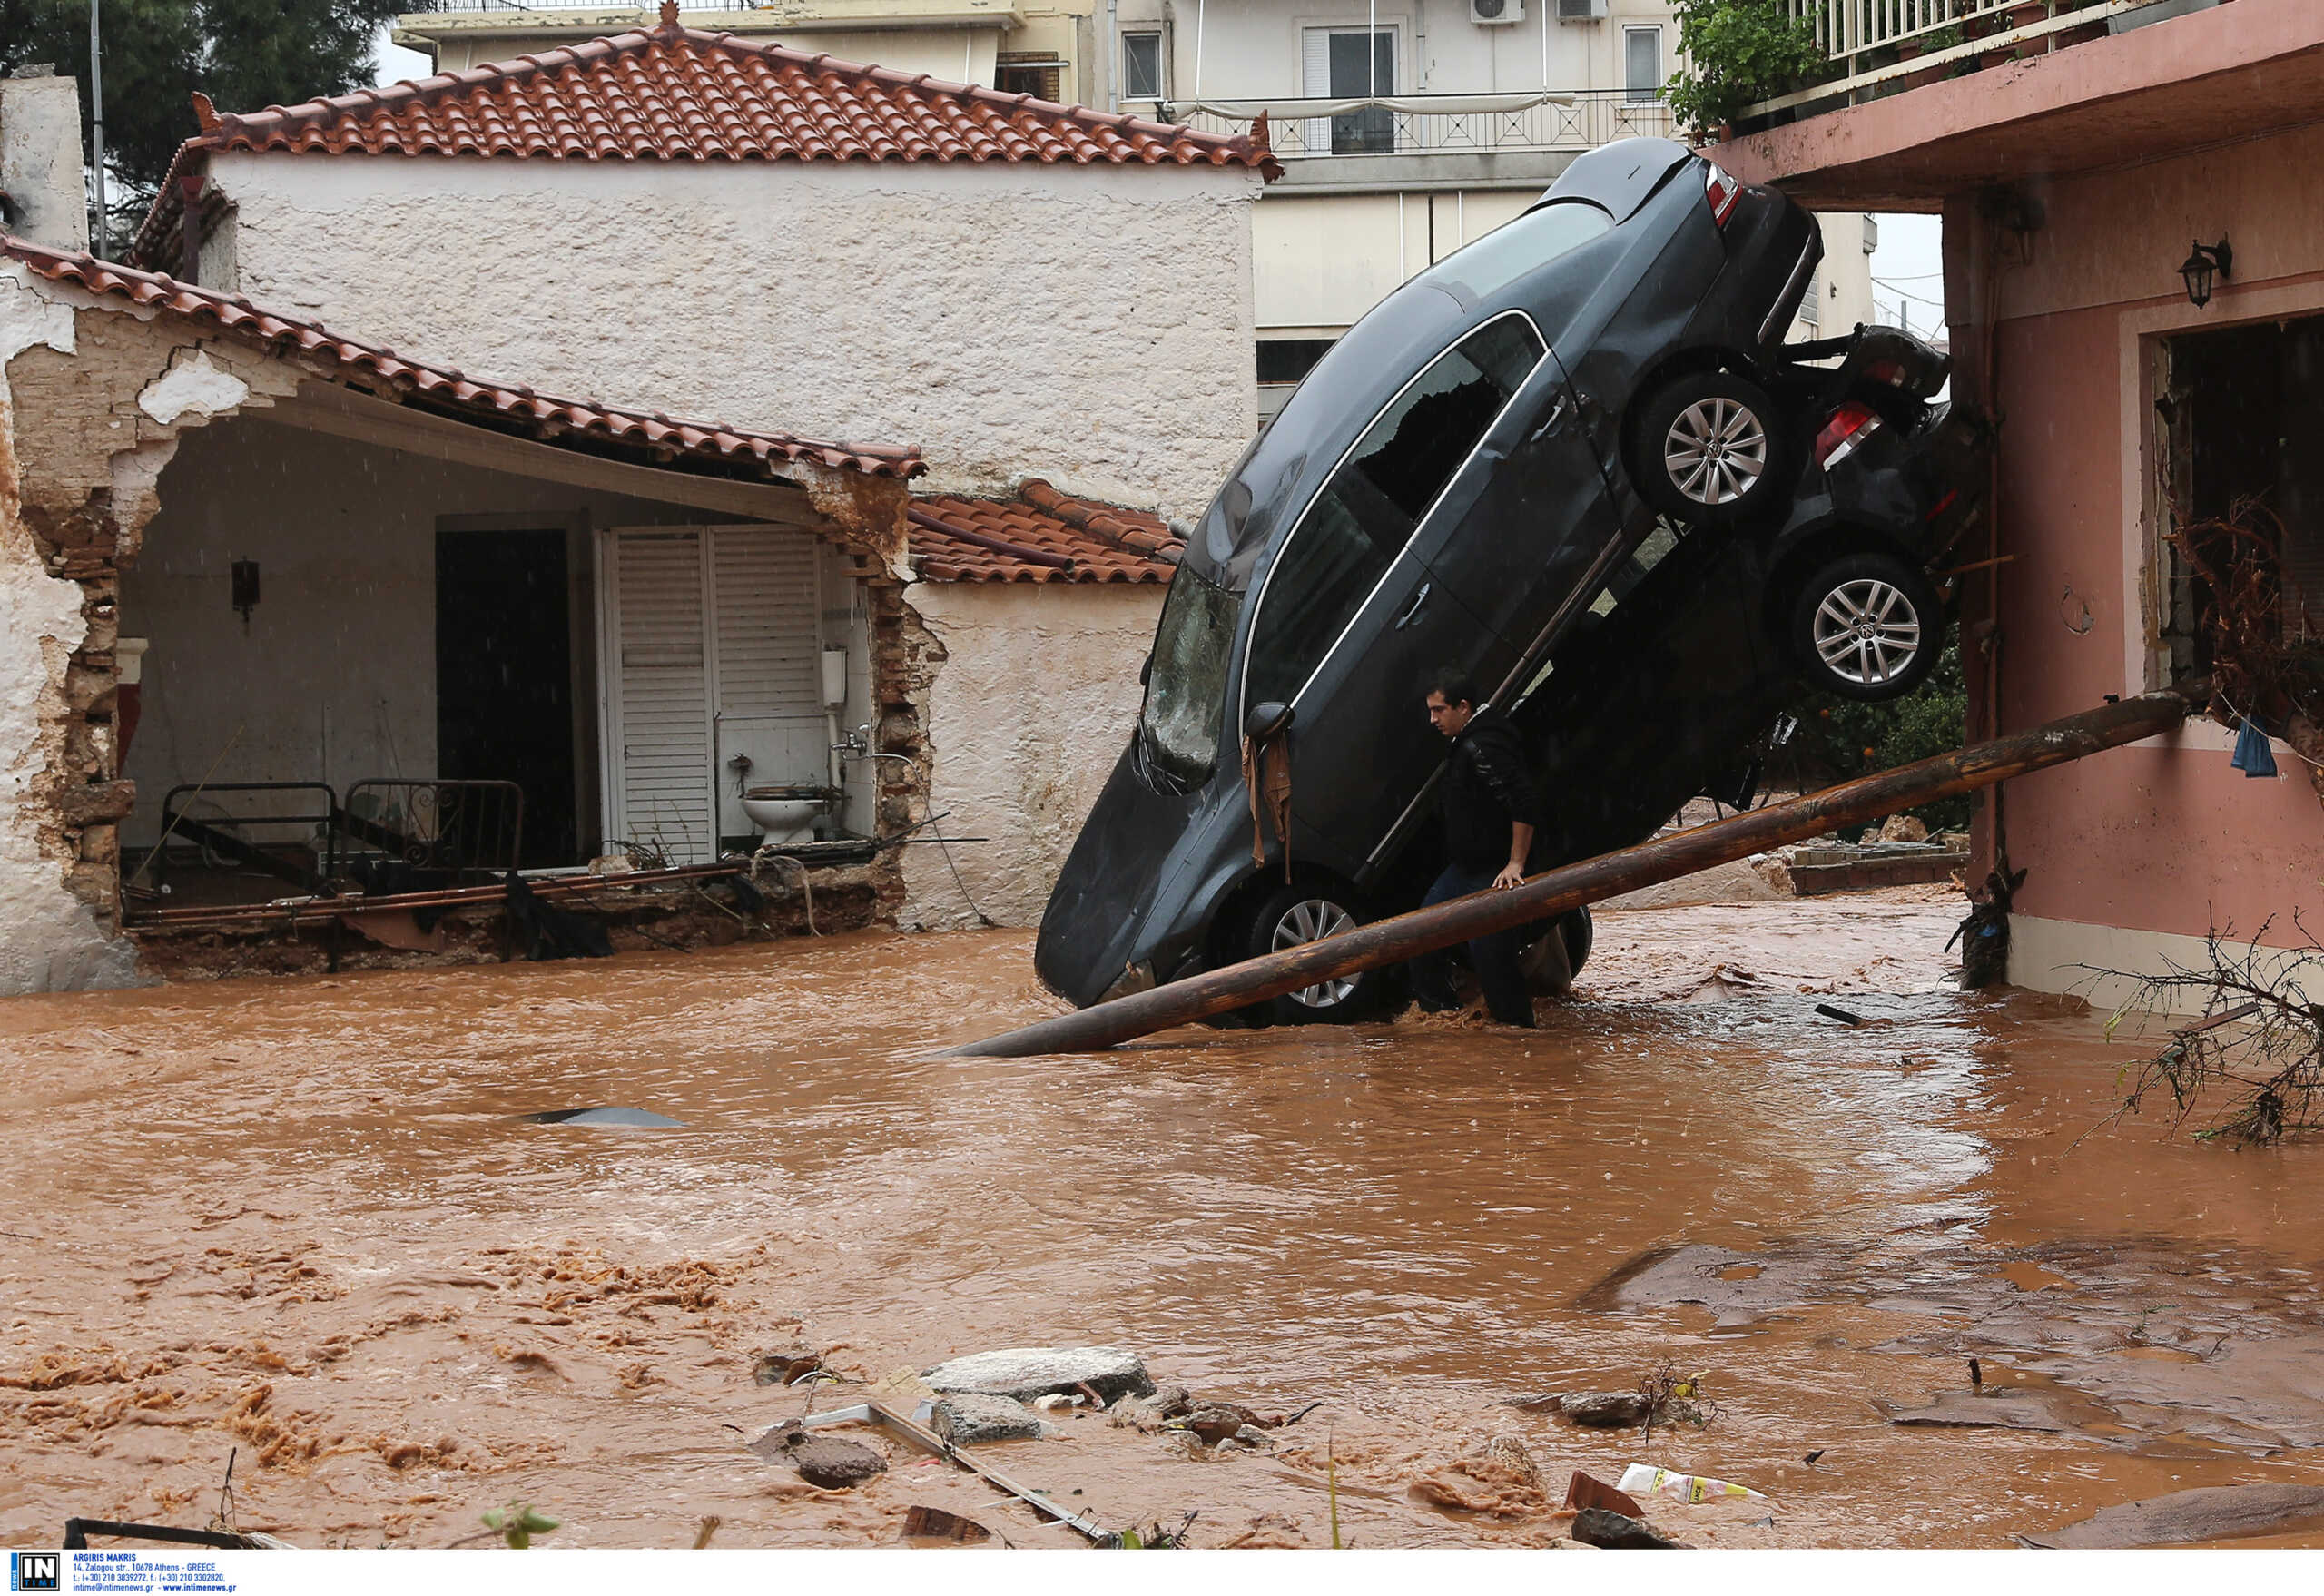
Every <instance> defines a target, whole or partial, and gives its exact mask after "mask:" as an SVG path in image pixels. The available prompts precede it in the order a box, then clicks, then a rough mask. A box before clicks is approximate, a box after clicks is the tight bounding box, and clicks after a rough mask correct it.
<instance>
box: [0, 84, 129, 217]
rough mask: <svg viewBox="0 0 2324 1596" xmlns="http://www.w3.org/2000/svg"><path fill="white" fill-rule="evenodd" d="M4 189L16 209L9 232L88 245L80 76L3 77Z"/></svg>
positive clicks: (0, 181)
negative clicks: (82, 153) (75, 77)
mask: <svg viewBox="0 0 2324 1596" xmlns="http://www.w3.org/2000/svg"><path fill="white" fill-rule="evenodd" d="M0 189H5V190H7V191H8V197H9V198H10V199H11V200H13V201H15V204H16V207H17V216H16V222H15V225H14V226H12V227H10V228H8V229H7V231H8V232H13V233H15V235H16V236H17V237H18V238H25V239H30V240H32V241H33V242H34V243H36V244H46V245H48V246H49V247H50V248H51V249H55V250H66V251H72V250H85V249H87V248H88V247H89V212H88V195H87V193H86V192H85V191H84V186H83V179H82V176H81V93H80V84H79V83H78V81H77V80H75V79H74V78H70V77H15V78H0ZM109 197H110V196H109ZM116 247H118V246H117V245H116Z"/></svg>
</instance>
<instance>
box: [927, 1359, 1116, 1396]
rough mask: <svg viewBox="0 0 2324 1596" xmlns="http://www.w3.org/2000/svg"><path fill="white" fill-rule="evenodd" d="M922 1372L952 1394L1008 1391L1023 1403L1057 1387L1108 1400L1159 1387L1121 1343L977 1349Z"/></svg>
mask: <svg viewBox="0 0 2324 1596" xmlns="http://www.w3.org/2000/svg"><path fill="white" fill-rule="evenodd" d="M920 1377H921V1379H923V1380H925V1381H927V1382H928V1384H930V1385H931V1387H933V1388H934V1389H936V1390H938V1391H941V1392H945V1393H948V1394H949V1393H952V1392H966V1393H969V1394H972V1395H976V1396H1007V1397H1013V1398H1014V1399H1015V1400H1017V1401H1019V1402H1030V1401H1032V1400H1033V1399H1034V1398H1035V1397H1037V1396H1047V1395H1049V1394H1050V1393H1051V1392H1053V1391H1055V1392H1063V1393H1065V1394H1068V1395H1070V1394H1072V1393H1073V1392H1075V1391H1077V1390H1078V1389H1079V1388H1080V1387H1081V1386H1083V1385H1087V1386H1088V1387H1089V1388H1090V1389H1091V1390H1093V1391H1095V1392H1097V1393H1098V1395H1100V1396H1101V1397H1103V1398H1104V1399H1105V1400H1106V1401H1108V1402H1113V1401H1116V1400H1118V1399H1119V1398H1121V1397H1124V1396H1147V1395H1150V1394H1152V1393H1153V1390H1154V1382H1153V1381H1152V1380H1151V1379H1149V1378H1148V1377H1147V1373H1146V1363H1145V1360H1144V1359H1142V1358H1140V1357H1139V1356H1138V1355H1137V1354H1136V1353H1129V1352H1124V1351H1122V1350H1121V1349H1120V1348H1119V1347H1115V1346H1019V1347H1010V1348H1008V1349H1006V1350H1003V1351H999V1352H979V1353H971V1354H970V1355H968V1356H966V1357H958V1358H954V1359H952V1360H951V1361H950V1362H949V1363H942V1364H937V1365H936V1367H934V1368H932V1369H927V1370H923V1371H921V1376H920Z"/></svg>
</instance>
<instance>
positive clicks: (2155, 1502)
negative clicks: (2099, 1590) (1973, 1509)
mask: <svg viewBox="0 0 2324 1596" xmlns="http://www.w3.org/2000/svg"><path fill="white" fill-rule="evenodd" d="M2314 1519H2324V1485H2289V1484H2286V1485H2212V1486H2206V1487H2203V1488H2201V1489H2200V1490H2194V1491H2173V1492H2172V1493H2171V1494H2170V1495H2168V1496H2157V1497H2153V1498H2151V1499H2149V1500H2148V1501H2145V1502H2122V1503H2121V1504H2120V1505H2119V1506H2115V1507H2110V1508H2106V1509H2103V1510H2102V1511H2101V1512H2097V1513H2095V1514H2093V1515H2092V1516H2091V1517H2089V1518H2086V1519H2083V1520H2082V1521H2081V1522H2078V1523H2072V1524H2068V1525H2067V1526H2066V1527H2065V1528H2064V1529H2063V1530H2052V1531H2050V1532H2048V1533H2046V1534H2041V1535H2020V1536H2018V1537H2017V1542H2018V1544H2019V1545H2021V1546H2036V1547H2045V1548H2053V1549H2057V1550H2061V1551H2063V1550H2120V1549H2122V1548H2125V1547H2132V1546H2171V1545H2180V1544H2183V1543H2185V1542H2190V1541H2228V1540H2233V1539H2235V1538H2237V1537H2239V1536H2244V1535H2265V1534H2268V1533H2270V1532H2274V1531H2277V1530H2281V1529H2285V1528H2288V1527H2290V1526H2291V1525H2294V1524H2298V1523H2302V1522H2308V1521H2310V1520H2314Z"/></svg>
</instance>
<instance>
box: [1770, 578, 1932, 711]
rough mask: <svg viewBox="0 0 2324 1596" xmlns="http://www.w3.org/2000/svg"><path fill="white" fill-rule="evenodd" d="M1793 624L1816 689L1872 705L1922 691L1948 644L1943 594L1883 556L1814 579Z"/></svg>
mask: <svg viewBox="0 0 2324 1596" xmlns="http://www.w3.org/2000/svg"><path fill="white" fill-rule="evenodd" d="M1791 626H1792V630H1791V639H1792V643H1791V646H1792V649H1793V653H1794V655H1795V657H1796V658H1797V660H1798V662H1799V664H1800V665H1801V666H1802V668H1804V669H1805V670H1806V671H1807V675H1808V676H1809V678H1810V679H1811V680H1812V681H1813V682H1814V683H1815V685H1817V686H1818V687H1821V688H1823V689H1824V690H1825V691H1826V692H1827V693H1837V694H1838V695H1840V696H1841V697H1843V698H1853V699H1856V700H1857V701H1858V702H1860V703H1865V704H1877V703H1881V702H1883V701H1885V700H1887V699H1891V698H1902V697H1903V696H1904V695H1905V694H1907V693H1910V692H1911V691H1912V690H1913V689H1914V688H1915V687H1917V686H1919V685H1921V683H1922V682H1923V681H1925V680H1926V679H1927V676H1928V674H1929V672H1931V671H1932V670H1935V668H1936V656H1937V655H1938V653H1939V652H1940V651H1941V650H1942V649H1943V646H1944V644H1945V612H1944V610H1943V608H1942V607H1941V606H1939V605H1938V603H1937V597H1936V588H1935V586H1933V585H1931V583H1930V582H1929V579H1928V577H1927V576H1926V575H1925V573H1923V572H1922V571H1921V570H1920V569H1918V568H1917V567H1916V566H1911V565H1908V564H1906V563H1905V561H1903V560H1901V559H1899V558H1897V557H1896V556H1894V555H1892V554H1887V553H1885V552H1881V551H1878V550H1873V551H1867V552H1866V553H1862V554H1852V555H1844V556H1842V557H1840V558H1838V559H1836V560H1834V561H1832V562H1831V563H1830V564H1829V565H1827V566H1824V567H1823V568H1822V569H1821V570H1819V571H1817V572H1816V573H1815V574H1814V575H1813V576H1809V577H1808V579H1807V581H1806V582H1805V583H1803V584H1801V586H1800V587H1799V590H1798V598H1797V601H1796V602H1795V604H1794V605H1793V607H1792V622H1791Z"/></svg>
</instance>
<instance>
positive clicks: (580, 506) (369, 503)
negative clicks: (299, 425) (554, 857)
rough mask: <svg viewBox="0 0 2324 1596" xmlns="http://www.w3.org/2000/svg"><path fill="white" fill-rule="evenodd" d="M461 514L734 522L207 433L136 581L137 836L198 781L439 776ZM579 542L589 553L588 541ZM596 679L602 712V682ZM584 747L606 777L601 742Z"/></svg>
mask: <svg viewBox="0 0 2324 1596" xmlns="http://www.w3.org/2000/svg"><path fill="white" fill-rule="evenodd" d="M442 516H450V517H464V516H510V517H525V518H527V520H529V521H530V522H531V524H533V525H536V526H538V527H556V526H566V527H575V528H576V529H580V530H586V528H587V527H602V526H641V525H651V524H655V523H663V524H688V523H694V524H700V523H708V522H713V521H717V520H722V519H730V518H731V517H719V516H716V515H714V514H711V513H707V512H704V511H700V510H694V509H688V508H684V507H677V506H669V505H659V504H654V503H651V502H648V501H645V500H641V499H635V498H625V497H623V496H619V495H615V494H608V493H595V492H588V491H585V490H581V489H577V488H562V487H559V486H558V485H557V484H556V483H553V482H547V481H543V480H541V479H539V478H528V477H520V476H515V475H511V474H507V473H502V472H497V471H489V470H483V469H479V468H475V467H470V466H463V465H455V464H450V463H448V462H445V461H442V460H434V459H428V458H423V457H420V456H418V455H411V454H405V453H400V452H397V451H392V450H388V449H383V448H378V447H376V446H372V445H367V444H358V443H353V442H349V441H346V440H343V439H340V438H331V437H327V436H324V435H322V434H319V433H314V432H309V431H304V430H301V429H296V428H292V427H286V426H281V425H279V424H276V423H274V422H271V421H268V420H262V419H255V418H249V417H238V418H232V419H226V420H222V421H217V422H213V423H212V424H211V425H210V426H208V427H204V428H202V429H198V430H196V431H193V432H191V433H189V434H187V435H186V436H185V437H184V438H182V440H181V441H180V443H179V446H178V452H177V456H176V458H174V459H173V460H172V461H171V463H170V465H169V466H168V468H166V469H164V470H163V472H162V482H161V509H160V511H159V512H158V513H157V514H156V515H155V516H154V517H153V522H152V524H151V525H150V526H149V527H147V529H146V533H145V539H144V544H143V549H142V551H141V553H140V555H139V557H138V560H137V563H136V565H135V566H133V568H132V569H131V570H129V571H128V572H126V573H125V574H124V575H123V577H122V584H121V589H122V592H121V629H122V635H123V636H129V637H144V638H147V639H148V640H149V644H150V646H149V648H148V650H147V653H146V655H145V659H144V679H143V687H142V695H143V704H142V712H141V719H140V721H139V724H138V727H137V732H136V735H135V738H134V739H133V742H132V743H131V744H130V753H129V762H128V768H127V769H126V770H125V771H124V772H123V774H125V775H127V776H129V777H130V778H131V779H132V780H133V781H135V782H136V783H137V809H136V812H135V813H134V814H133V817H132V818H131V819H130V820H129V821H127V822H125V823H123V830H122V835H123V842H125V843H128V844H131V845H133V846H143V845H147V844H150V843H152V842H153V841H155V840H156V838H157V837H158V835H159V832H160V829H161V828H160V822H159V815H160V812H161V803H162V796H163V794H164V793H167V792H168V791H169V789H170V788H172V787H173V786H176V785H179V784H180V783H192V782H198V781H203V780H205V779H206V780H210V781H216V782H241V781H249V782H260V781H322V782H328V783H330V785H331V786H332V787H333V788H334V789H336V790H337V791H338V792H339V793H340V796H341V797H342V798H343V797H344V796H345V795H346V790H347V787H348V786H349V784H350V783H354V782H357V781H359V780H362V779H364V778H366V777H371V776H402V777H424V776H432V775H434V774H436V773H437V772H436V699H437V682H436V532H437V521H438V517H442ZM567 547H568V551H569V552H572V553H574V554H576V556H577V557H580V558H582V559H586V549H587V547H588V544H587V541H586V538H576V539H574V540H571V541H570V542H568V546H567ZM236 559H254V560H256V561H258V562H259V576H260V586H261V596H260V600H259V604H258V607H257V609H256V610H255V611H254V612H253V613H252V615H251V620H250V623H249V625H248V626H244V624H243V622H242V620H241V617H240V616H237V615H236V614H235V613H234V611H233V609H232V607H231V605H230V603H229V597H230V595H229V589H228V567H229V566H230V564H231V562H232V561H234V560H236ZM585 569H586V567H585V566H576V570H585ZM584 591H585V594H586V588H585V590H584ZM582 631H583V633H584V635H588V634H590V633H592V632H593V631H594V626H584V627H583V628H582ZM11 635H12V636H13V629H12V633H11ZM585 679H586V678H585ZM586 692H587V693H588V694H589V696H588V698H587V701H586V703H585V704H583V705H582V706H581V707H582V709H583V711H584V714H583V721H584V724H585V725H588V724H595V719H596V714H595V709H596V700H595V688H594V685H593V684H592V685H589V686H588V687H587V688H586ZM576 763H577V764H580V765H581V767H582V769H583V773H584V778H585V781H586V782H587V783H588V784H590V785H594V784H595V783H594V777H593V776H591V775H590V774H589V773H590V772H591V771H592V770H593V769H594V761H593V759H592V756H591V754H590V752H589V750H588V748H587V747H586V746H583V747H578V748H576ZM582 825H583V828H584V830H585V832H586V830H587V829H588V817H587V816H586V813H585V814H584V816H583V819H582ZM587 840H589V839H587V838H585V842H586V841H587Z"/></svg>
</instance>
